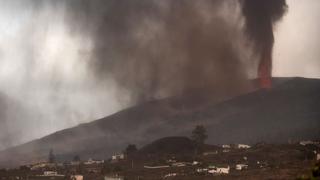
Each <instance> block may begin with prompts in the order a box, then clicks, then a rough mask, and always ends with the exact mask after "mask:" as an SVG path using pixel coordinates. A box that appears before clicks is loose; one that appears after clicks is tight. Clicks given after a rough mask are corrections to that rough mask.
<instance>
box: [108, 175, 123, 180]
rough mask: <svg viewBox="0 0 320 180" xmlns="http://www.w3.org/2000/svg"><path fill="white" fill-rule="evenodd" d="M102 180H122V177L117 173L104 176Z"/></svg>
mask: <svg viewBox="0 0 320 180" xmlns="http://www.w3.org/2000/svg"><path fill="white" fill-rule="evenodd" d="M104 180H124V177H122V176H118V175H114V176H113V175H111V176H105V177H104Z"/></svg>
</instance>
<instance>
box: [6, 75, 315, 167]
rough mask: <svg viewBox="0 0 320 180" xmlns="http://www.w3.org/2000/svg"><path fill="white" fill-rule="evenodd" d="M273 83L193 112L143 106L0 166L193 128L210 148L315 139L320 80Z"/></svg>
mask: <svg viewBox="0 0 320 180" xmlns="http://www.w3.org/2000/svg"><path fill="white" fill-rule="evenodd" d="M274 81H277V82H276V83H274V84H275V85H274V87H273V88H272V89H270V90H264V89H262V90H256V91H254V92H251V93H247V94H244V95H241V96H237V97H234V98H231V99H228V100H226V101H223V102H220V103H212V104H210V103H209V104H207V105H205V106H200V107H197V108H189V109H184V107H183V106H181V105H177V103H176V102H175V101H170V99H164V100H155V101H150V102H146V103H143V104H141V105H138V106H134V107H131V108H127V109H125V110H121V111H119V112H117V113H115V114H113V115H110V116H108V117H105V118H101V119H98V120H96V121H93V122H90V123H84V124H80V125H78V126H76V127H73V128H68V129H64V130H61V131H57V132H55V133H53V134H51V135H48V136H45V137H43V138H39V139H37V140H34V141H31V142H29V143H26V144H22V145H20V146H16V147H13V148H10V149H7V150H4V151H1V152H0V166H8V165H9V166H15V165H20V164H25V163H31V162H37V161H44V160H46V158H47V156H48V152H49V150H50V149H53V150H54V152H55V153H56V155H57V160H60V161H64V160H68V159H72V157H73V156H75V155H80V156H81V157H83V158H89V157H92V158H103V159H107V158H109V157H110V155H112V154H113V153H117V152H120V151H122V150H123V149H124V148H125V146H126V145H128V144H132V143H134V144H137V145H138V146H143V145H145V144H147V143H150V142H151V141H153V140H154V139H159V138H161V137H165V136H188V135H190V132H191V131H192V129H193V128H194V126H195V125H197V124H203V125H204V126H205V127H206V128H207V130H208V135H209V139H208V143H210V144H222V143H237V142H241V143H255V142H259V141H267V142H273V143H281V142H286V141H288V140H301V139H313V138H319V137H320V133H319V132H320V130H319V129H320V123H319V118H320V112H319V110H318V108H317V107H320V95H319V94H318V92H319V90H320V80H318V79H306V78H288V79H287V78H274ZM280 81H281V82H280ZM178 104H179V103H178ZM301 119H303V120H301ZM88 147H90V148H88ZM8 157H9V159H8ZM10 158H11V159H10Z"/></svg>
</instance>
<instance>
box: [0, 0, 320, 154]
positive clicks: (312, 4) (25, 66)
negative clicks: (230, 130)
mask: <svg viewBox="0 0 320 180" xmlns="http://www.w3.org/2000/svg"><path fill="white" fill-rule="evenodd" d="M53 1H54V0H53ZM288 5H289V11H288V13H287V14H286V16H285V17H284V18H283V20H282V21H281V22H279V23H278V27H277V30H276V36H275V49H274V62H273V63H274V66H273V67H274V69H273V74H274V76H303V77H313V78H320V63H319V62H320V61H319V57H320V51H319V47H320V39H319V37H320V35H319V28H320V21H319V19H320V1H319V0H288ZM33 8H35V7H33V6H31V4H30V1H29V0H20V1H19V0H17V1H11V0H10V1H9V0H0V34H1V35H0V108H1V110H0V149H1V148H4V147H8V146H11V145H13V144H17V143H21V142H24V141H27V140H30V139H33V138H36V137H40V136H43V135H45V134H48V133H51V132H53V131H56V130H59V129H63V128H66V127H71V126H75V125H77V124H79V123H83V122H88V121H90V120H93V119H97V118H101V117H104V116H106V115H108V114H110V113H113V112H116V111H117V110H119V109H121V108H123V107H125V106H127V101H126V99H127V98H128V97H126V93H125V92H123V95H122V97H121V98H119V97H118V96H117V91H118V89H117V87H116V85H115V83H114V82H113V80H112V79H110V80H108V81H104V82H103V83H102V82H100V81H95V78H92V76H93V74H92V73H91V72H90V71H88V69H87V66H88V62H89V61H90V51H91V50H92V48H93V43H92V42H91V39H90V38H86V37H85V36H77V35H73V34H72V33H70V29H69V28H68V27H66V26H65V23H66V18H65V13H66V11H65V9H63V8H61V7H55V6H54V5H50V4H48V5H44V9H42V11H40V12H39V11H35V10H34V9H33ZM119 100H120V101H119Z"/></svg>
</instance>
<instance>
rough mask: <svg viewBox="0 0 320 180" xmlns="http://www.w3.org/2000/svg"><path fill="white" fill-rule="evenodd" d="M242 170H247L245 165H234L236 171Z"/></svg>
mask: <svg viewBox="0 0 320 180" xmlns="http://www.w3.org/2000/svg"><path fill="white" fill-rule="evenodd" d="M243 169H248V165H247V164H237V165H236V170H239V171H241V170H243Z"/></svg>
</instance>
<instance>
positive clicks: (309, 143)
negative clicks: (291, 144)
mask: <svg viewBox="0 0 320 180" xmlns="http://www.w3.org/2000/svg"><path fill="white" fill-rule="evenodd" d="M299 144H300V145H302V146H306V145H317V144H319V143H318V142H314V141H310V140H308V141H300V143H299Z"/></svg>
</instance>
